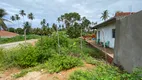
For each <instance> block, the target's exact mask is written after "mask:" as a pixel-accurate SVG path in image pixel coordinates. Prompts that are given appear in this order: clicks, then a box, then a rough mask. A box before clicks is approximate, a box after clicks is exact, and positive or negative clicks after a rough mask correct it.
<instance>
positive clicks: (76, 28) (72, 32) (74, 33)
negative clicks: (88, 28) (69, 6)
mask: <svg viewBox="0 0 142 80" xmlns="http://www.w3.org/2000/svg"><path fill="white" fill-rule="evenodd" d="M80 27H81V26H80V25H79V24H78V23H77V22H75V23H74V25H73V26H70V27H69V28H68V29H67V34H68V35H69V37H70V38H78V37H80V33H81V32H80Z"/></svg>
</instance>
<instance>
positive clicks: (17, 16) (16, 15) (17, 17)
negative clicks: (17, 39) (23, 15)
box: [15, 14, 20, 27]
mask: <svg viewBox="0 0 142 80" xmlns="http://www.w3.org/2000/svg"><path fill="white" fill-rule="evenodd" d="M15 19H16V20H17V21H18V27H19V20H20V17H19V15H18V14H15Z"/></svg>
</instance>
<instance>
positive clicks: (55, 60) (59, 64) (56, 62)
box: [46, 55, 83, 73]
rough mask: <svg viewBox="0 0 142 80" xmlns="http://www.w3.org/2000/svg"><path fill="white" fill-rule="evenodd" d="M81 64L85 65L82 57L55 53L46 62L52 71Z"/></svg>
mask: <svg viewBox="0 0 142 80" xmlns="http://www.w3.org/2000/svg"><path fill="white" fill-rule="evenodd" d="M81 65H83V62H82V61H81V60H80V59H78V58H75V57H71V56H66V55H54V57H52V58H50V59H49V60H48V61H47V62H46V66H47V68H48V71H49V72H51V73H53V72H59V71H61V70H67V69H70V68H73V67H76V66H81Z"/></svg>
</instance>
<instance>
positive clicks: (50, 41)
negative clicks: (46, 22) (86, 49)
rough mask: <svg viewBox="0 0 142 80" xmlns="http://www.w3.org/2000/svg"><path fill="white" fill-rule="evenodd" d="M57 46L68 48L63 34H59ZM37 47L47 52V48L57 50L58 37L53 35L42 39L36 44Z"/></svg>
mask: <svg viewBox="0 0 142 80" xmlns="http://www.w3.org/2000/svg"><path fill="white" fill-rule="evenodd" d="M59 40H60V42H59V44H60V47H68V44H69V43H68V38H67V35H65V34H64V32H60V33H59ZM37 46H40V47H41V48H42V50H47V49H49V48H52V49H55V50H56V51H57V50H58V36H57V34H56V33H53V34H52V35H51V36H50V37H43V38H41V39H40V40H39V41H38V42H37Z"/></svg>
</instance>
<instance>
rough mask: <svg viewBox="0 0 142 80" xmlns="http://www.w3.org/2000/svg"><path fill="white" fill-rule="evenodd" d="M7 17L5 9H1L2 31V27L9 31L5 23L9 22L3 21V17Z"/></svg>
mask: <svg viewBox="0 0 142 80" xmlns="http://www.w3.org/2000/svg"><path fill="white" fill-rule="evenodd" d="M5 15H7V13H6V11H5V10H4V9H1V8H0V29H1V27H2V28H3V29H4V30H7V26H6V24H5V23H4V21H7V20H6V19H3V17H4V16H5Z"/></svg>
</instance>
